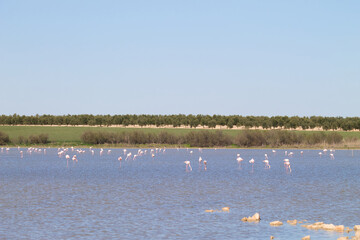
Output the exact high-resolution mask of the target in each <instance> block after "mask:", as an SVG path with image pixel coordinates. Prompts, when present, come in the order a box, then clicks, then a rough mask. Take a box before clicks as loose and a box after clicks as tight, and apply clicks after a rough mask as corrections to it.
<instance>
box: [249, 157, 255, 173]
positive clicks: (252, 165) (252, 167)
mask: <svg viewBox="0 0 360 240" xmlns="http://www.w3.org/2000/svg"><path fill="white" fill-rule="evenodd" d="M249 163H251V172H254V163H255V160H254V159H253V158H252V159H250V161H249Z"/></svg>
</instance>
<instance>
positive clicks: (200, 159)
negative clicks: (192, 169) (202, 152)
mask: <svg viewBox="0 0 360 240" xmlns="http://www.w3.org/2000/svg"><path fill="white" fill-rule="evenodd" d="M201 161H202V158H201V157H199V167H200V165H201Z"/></svg>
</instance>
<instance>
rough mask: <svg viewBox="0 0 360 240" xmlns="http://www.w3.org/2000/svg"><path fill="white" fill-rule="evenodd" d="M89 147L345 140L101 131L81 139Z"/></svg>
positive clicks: (335, 138) (255, 133) (335, 140)
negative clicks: (105, 145)
mask: <svg viewBox="0 0 360 240" xmlns="http://www.w3.org/2000/svg"><path fill="white" fill-rule="evenodd" d="M81 139H82V141H83V143H87V144H127V145H139V144H172V145H189V146H190V147H228V146H231V145H233V146H235V147H261V146H271V147H280V146H295V145H306V146H314V145H319V144H324V143H326V144H330V145H333V144H339V143H341V142H343V140H344V139H343V137H342V136H341V135H340V134H339V133H337V132H330V133H325V132H312V133H308V134H305V133H304V132H293V131H282V130H270V131H259V130H245V131H241V132H239V134H238V135H237V136H231V135H228V134H224V133H223V132H222V131H221V130H218V131H191V132H189V133H187V134H184V135H175V134H171V133H169V132H166V131H163V132H160V133H158V134H155V133H145V132H142V131H130V132H120V133H119V132H117V133H114V132H101V131H87V132H84V133H83V135H82V136H81Z"/></svg>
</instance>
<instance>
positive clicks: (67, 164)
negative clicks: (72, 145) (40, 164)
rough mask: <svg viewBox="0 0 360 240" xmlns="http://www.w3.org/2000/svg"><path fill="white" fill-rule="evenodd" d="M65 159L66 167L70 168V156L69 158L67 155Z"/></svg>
mask: <svg viewBox="0 0 360 240" xmlns="http://www.w3.org/2000/svg"><path fill="white" fill-rule="evenodd" d="M65 158H66V167H69V159H70V156H69V155H66V156H65Z"/></svg>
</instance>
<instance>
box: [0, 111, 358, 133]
mask: <svg viewBox="0 0 360 240" xmlns="http://www.w3.org/2000/svg"><path fill="white" fill-rule="evenodd" d="M0 124H2V125H67V126H78V125H88V126H111V125H123V126H129V125H139V126H150V125H153V126H157V127H161V126H173V127H180V126H189V127H191V128H196V127H199V126H202V127H208V128H215V127H216V126H224V127H227V128H233V127H234V126H238V127H240V126H244V127H247V128H252V127H262V128H263V129H272V128H282V129H296V128H302V129H314V128H322V129H324V130H337V129H342V130H344V131H349V130H360V118H359V117H347V118H343V117H319V116H312V117H298V116H294V117H287V116H274V117H266V116H239V115H232V116H222V115H213V116H210V115H183V114H178V115H91V114H82V115H62V116H54V115H35V116H24V115H23V116H20V115H17V114H14V115H9V116H7V115H1V116H0Z"/></svg>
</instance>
